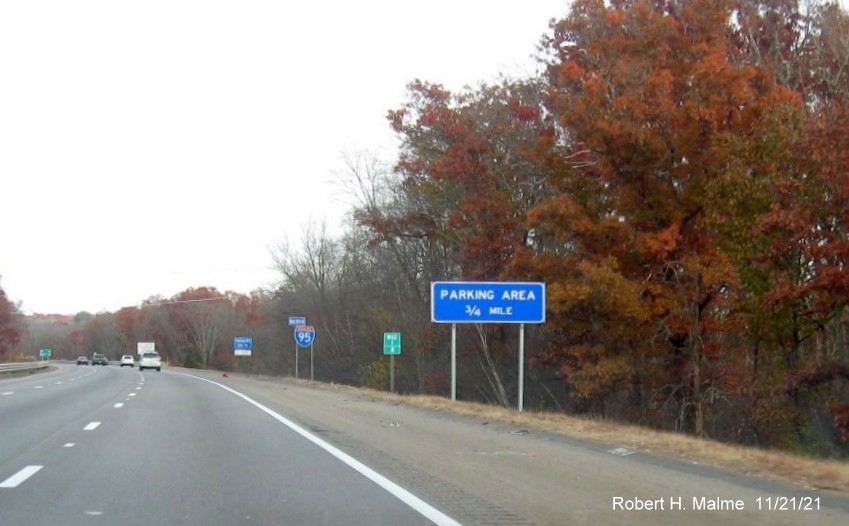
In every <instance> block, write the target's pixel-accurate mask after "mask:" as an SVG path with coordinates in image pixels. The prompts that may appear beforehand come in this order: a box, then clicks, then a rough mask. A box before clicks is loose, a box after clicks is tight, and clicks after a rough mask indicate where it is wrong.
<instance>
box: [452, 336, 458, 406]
mask: <svg viewBox="0 0 849 526" xmlns="http://www.w3.org/2000/svg"><path fill="white" fill-rule="evenodd" d="M451 400H457V324H456V323H452V324H451Z"/></svg>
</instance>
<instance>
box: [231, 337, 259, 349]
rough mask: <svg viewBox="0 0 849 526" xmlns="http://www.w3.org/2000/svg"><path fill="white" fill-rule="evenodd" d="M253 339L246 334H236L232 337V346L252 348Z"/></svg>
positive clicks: (235, 347)
mask: <svg viewBox="0 0 849 526" xmlns="http://www.w3.org/2000/svg"><path fill="white" fill-rule="evenodd" d="M253 345H254V339H253V338H249V337H247V336H237V337H235V338H233V348H234V349H243V350H250V349H252V348H253Z"/></svg>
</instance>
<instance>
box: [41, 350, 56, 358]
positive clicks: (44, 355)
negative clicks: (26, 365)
mask: <svg viewBox="0 0 849 526" xmlns="http://www.w3.org/2000/svg"><path fill="white" fill-rule="evenodd" d="M52 355H53V351H52V350H50V349H41V350H39V351H38V356H39V357H40V358H50V357H51V356H52Z"/></svg>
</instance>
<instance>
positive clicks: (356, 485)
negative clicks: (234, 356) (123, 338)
mask: <svg viewBox="0 0 849 526" xmlns="http://www.w3.org/2000/svg"><path fill="white" fill-rule="evenodd" d="M60 367H61V369H60V370H59V371H58V372H53V373H45V374H39V375H34V376H30V377H26V378H15V379H8V380H3V381H0V423H2V424H0V425H2V428H0V524H2V525H3V526H16V525H21V526H35V525H53V524H55V525H68V526H71V525H85V526H89V525H95V524H98V525H99V524H109V525H136V524H139V525H141V524H144V525H151V524H156V525H167V524H174V525H176V524H185V525H194V524H197V525H237V524H246V525H277V524H334V525H337V524H352V525H355V524H363V525H365V524H368V525H375V524H411V525H416V524H432V523H434V522H435V523H437V524H456V523H455V522H454V521H453V520H452V519H451V518H450V517H448V516H446V515H444V514H442V513H441V512H440V511H439V510H436V509H434V508H432V507H430V506H429V505H428V504H427V503H424V502H422V501H421V500H419V499H417V498H416V496H415V495H413V494H411V493H409V492H406V491H405V490H403V488H399V487H397V486H395V485H393V484H392V483H391V481H388V480H385V479H383V478H382V477H381V476H380V474H379V473H376V472H373V471H370V470H369V469H368V467H367V466H363V465H361V464H360V463H358V462H357V461H356V459H352V458H347V457H346V456H345V455H344V453H342V452H340V451H338V450H335V449H334V448H333V447H332V446H330V445H329V444H327V443H326V442H324V441H322V440H321V439H319V438H318V437H315V436H313V435H310V434H309V433H307V432H306V431H305V430H302V429H300V428H298V427H297V425H295V424H294V423H292V422H289V421H288V420H287V419H286V418H285V417H283V416H282V415H278V414H276V413H275V412H273V411H271V410H269V409H267V408H264V407H262V406H260V405H259V404H256V403H252V402H251V401H250V400H247V399H245V397H243V396H240V395H239V394H238V393H235V392H233V391H230V390H227V389H224V388H223V387H221V386H219V385H216V384H213V383H210V382H208V381H205V380H201V379H199V378H196V377H192V376H188V375H185V374H180V373H174V372H168V371H163V372H161V373H157V372H156V371H144V372H139V371H138V370H137V369H129V368H124V369H121V368H119V367H115V366H108V367H82V366H80V367H77V366H73V365H70V366H69V365H62V366H60Z"/></svg>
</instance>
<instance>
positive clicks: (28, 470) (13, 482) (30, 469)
mask: <svg viewBox="0 0 849 526" xmlns="http://www.w3.org/2000/svg"><path fill="white" fill-rule="evenodd" d="M43 467H44V466H27V467H25V468H24V469H22V470H20V471H18V472H17V473H15V474H14V475H12V476H11V477H9V478H7V479H6V480H4V481H3V482H0V488H16V487H18V486H19V485H20V484H21V483H23V482H24V481H25V480H26V479H28V478H30V477H31V476H33V475H35V474H36V473H38V472H39V471H40V470H41V468H43Z"/></svg>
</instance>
